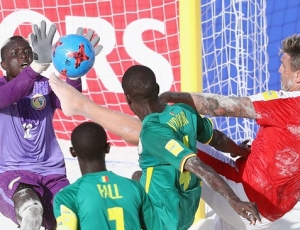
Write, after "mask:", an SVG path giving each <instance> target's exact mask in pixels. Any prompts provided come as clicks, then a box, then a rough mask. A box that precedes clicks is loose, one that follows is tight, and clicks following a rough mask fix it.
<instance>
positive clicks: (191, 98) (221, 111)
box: [159, 92, 256, 119]
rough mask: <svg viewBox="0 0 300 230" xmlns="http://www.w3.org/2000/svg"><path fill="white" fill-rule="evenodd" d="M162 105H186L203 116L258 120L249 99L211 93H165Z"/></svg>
mask: <svg viewBox="0 0 300 230" xmlns="http://www.w3.org/2000/svg"><path fill="white" fill-rule="evenodd" d="M159 99H160V101H161V102H162V103H164V104H165V103H168V102H172V103H185V104H188V105H190V106H192V107H193V108H195V109H196V110H197V111H198V113H199V114H201V115H211V116H227V117H243V118H252V119H255V118H256V112H255V109H254V106H253V103H252V101H251V100H250V98H249V97H231V96H223V95H218V94H211V93H181V92H164V93H162V94H161V95H160V96H159Z"/></svg>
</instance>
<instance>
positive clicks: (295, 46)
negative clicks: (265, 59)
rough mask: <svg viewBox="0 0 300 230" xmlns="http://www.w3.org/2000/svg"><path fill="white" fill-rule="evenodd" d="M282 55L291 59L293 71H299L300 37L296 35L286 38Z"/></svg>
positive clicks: (281, 50)
mask: <svg viewBox="0 0 300 230" xmlns="http://www.w3.org/2000/svg"><path fill="white" fill-rule="evenodd" d="M281 45H282V47H281V49H280V53H281V54H282V53H286V54H288V55H289V56H290V57H291V69H292V70H294V71H295V70H299V69H300V36H299V35H298V34H294V35H292V36H289V37H287V38H285V39H284V40H283V41H282V42H281Z"/></svg>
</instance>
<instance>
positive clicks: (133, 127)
mask: <svg viewBox="0 0 300 230" xmlns="http://www.w3.org/2000/svg"><path fill="white" fill-rule="evenodd" d="M49 84H50V86H51V88H52V90H53V91H54V93H55V94H56V96H57V97H58V98H59V100H60V103H61V108H62V111H63V112H64V114H65V115H66V116H73V115H81V116H84V117H86V118H87V119H90V120H92V121H94V122H96V123H98V124H100V125H101V126H103V127H104V128H105V129H106V130H108V131H110V132H112V133H114V134H115V135H118V136H119V137H121V138H122V139H123V140H124V141H126V142H128V143H131V144H133V145H138V141H139V135H140V130H141V127H142V126H141V122H140V120H139V119H137V118H135V117H133V116H130V115H129V114H125V113H122V112H119V111H116V110H112V109H109V108H106V107H103V106H101V105H98V104H96V103H95V102H93V101H92V100H90V99H89V98H88V97H86V96H85V95H83V94H82V93H80V92H78V91H77V90H76V89H74V88H73V87H72V86H70V85H68V84H67V83H66V82H64V81H62V80H60V79H59V78H58V77H57V76H55V74H54V73H52V74H51V75H50V76H49Z"/></svg>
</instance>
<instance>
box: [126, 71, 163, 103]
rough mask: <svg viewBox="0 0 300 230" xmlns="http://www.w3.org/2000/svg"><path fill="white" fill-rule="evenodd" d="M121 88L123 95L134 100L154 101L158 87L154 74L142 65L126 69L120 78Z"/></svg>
mask: <svg viewBox="0 0 300 230" xmlns="http://www.w3.org/2000/svg"><path fill="white" fill-rule="evenodd" d="M122 88H123V90H124V93H125V94H128V95H130V96H131V97H132V98H134V100H140V101H142V100H144V99H150V100H151V99H156V98H157V97H158V85H157V83H156V78H155V74H154V72H153V71H152V70H151V69H150V68H148V67H146V66H143V65H133V66H131V67H130V68H128V69H127V70H126V71H125V73H124V75H123V78H122Z"/></svg>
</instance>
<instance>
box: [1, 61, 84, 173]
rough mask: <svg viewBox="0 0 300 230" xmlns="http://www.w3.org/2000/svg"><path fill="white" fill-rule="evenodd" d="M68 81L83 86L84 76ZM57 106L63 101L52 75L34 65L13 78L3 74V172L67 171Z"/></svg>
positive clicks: (78, 87)
mask: <svg viewBox="0 0 300 230" xmlns="http://www.w3.org/2000/svg"><path fill="white" fill-rule="evenodd" d="M67 83H68V84H70V85H72V86H73V87H75V88H76V89H78V90H81V80H80V79H78V80H70V79H67ZM56 108H60V102H59V99H58V98H57V96H56V95H55V94H54V92H53V91H52V90H51V87H50V86H49V82H48V79H47V78H46V77H43V76H41V75H39V74H38V73H35V72H34V71H33V70H32V69H31V67H27V68H26V69H24V70H23V71H22V72H21V73H20V74H19V75H18V76H17V77H16V78H15V79H13V80H11V81H9V82H7V81H6V78H5V77H0V126H1V131H0V173H2V172H5V171H9V170H29V171H31V172H34V173H37V174H40V175H44V176H46V175H50V174H65V173H66V170H65V163H64V157H63V154H62V151H61V149H60V147H59V144H58V142H57V140H56V136H55V133H54V128H53V123H52V122H53V116H54V112H55V109H56Z"/></svg>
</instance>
